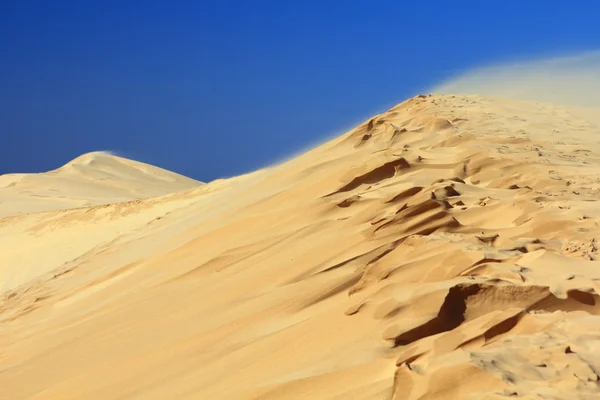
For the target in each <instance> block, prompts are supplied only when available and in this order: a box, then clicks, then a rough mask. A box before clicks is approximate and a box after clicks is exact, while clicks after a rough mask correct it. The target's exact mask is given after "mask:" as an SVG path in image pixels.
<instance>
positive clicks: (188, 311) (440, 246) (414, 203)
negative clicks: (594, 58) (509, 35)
mask: <svg viewBox="0 0 600 400" xmlns="http://www.w3.org/2000/svg"><path fill="white" fill-rule="evenodd" d="M595 119H596V113H595V112H592V111H589V110H577V109H567V108H563V107H560V106H555V105H548V104H539V103H524V102H515V101H508V100H498V99H491V98H484V97H477V96H419V97H416V98H413V99H410V100H407V101H405V102H403V103H401V104H399V105H398V106H396V107H394V108H392V109H390V110H388V111H387V112H385V113H383V114H380V115H377V116H375V117H373V118H371V119H369V120H368V121H365V122H364V123H363V124H361V125H360V126H358V127H357V128H355V129H353V130H351V131H349V132H348V133H346V134H344V135H342V136H341V137H339V138H337V139H334V140H332V141H330V142H328V143H326V144H324V145H322V146H320V147H318V148H316V149H314V150H312V151H310V152H308V153H306V154H304V155H302V156H300V157H297V158H295V159H293V160H290V161H288V162H286V163H284V164H282V165H279V166H277V167H273V168H269V169H265V170H261V171H257V172H255V173H252V174H249V175H245V176H240V177H237V178H233V179H229V180H220V181H215V182H212V183H210V184H207V185H204V186H200V187H197V188H194V189H190V190H185V191H180V192H177V193H173V194H169V195H165V196H162V197H155V198H148V199H142V200H135V201H129V202H124V203H118V204H109V205H104V206H94V207H84V208H78V209H70V210H52V211H47V212H40V213H35V214H28V215H22V216H13V217H10V218H5V219H3V220H0V253H1V254H2V255H3V256H2V258H1V259H0V260H1V261H0V262H2V264H1V265H0V273H1V274H2V275H0V278H1V279H2V284H3V290H4V294H3V297H2V300H1V302H0V329H1V330H0V398H7V399H35V400H41V399H102V400H105V399H263V400H265V399H283V398H284V399H394V400H400V399H408V400H416V399H421V400H422V399H462V398H469V399H502V398H507V397H511V398H513V397H516V398H522V399H538V398H546V399H592V398H596V397H597V393H598V390H599V380H600V378H599V376H598V373H599V372H600V362H599V361H598V360H600V344H599V343H600V341H599V340H598V339H600V318H599V317H598V316H597V315H598V314H599V313H600V303H599V300H600V298H599V296H598V293H600V292H599V290H600V284H599V282H600V262H599V261H598V260H597V257H598V241H597V238H598V236H599V233H600V228H599V227H598V220H599V218H600V208H598V207H597V204H598V203H597V201H598V199H599V196H600V168H598V167H599V166H600V152H599V151H600V144H599V140H600V125H599V124H598V121H596V120H595Z"/></svg>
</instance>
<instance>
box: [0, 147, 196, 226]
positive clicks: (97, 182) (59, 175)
mask: <svg viewBox="0 0 600 400" xmlns="http://www.w3.org/2000/svg"><path fill="white" fill-rule="evenodd" d="M201 184H202V183H201V182H198V181H195V180H193V179H190V178H187V177H185V176H182V175H179V174H176V173H173V172H170V171H166V170H164V169H162V168H158V167H155V166H152V165H148V164H144V163H141V162H138V161H133V160H128V159H126V158H122V157H117V156H114V155H111V154H109V153H105V152H94V153H88V154H84V155H82V156H80V157H77V158H76V159H74V160H73V161H70V162H69V163H67V164H65V165H63V166H62V167H60V168H58V169H56V170H54V171H49V172H45V173H41V174H6V175H0V217H6V216H10V215H18V214H25V213H31V212H36V211H48V210H60V209H66V208H77V207H86V206H92V205H100V204H108V203H119V202H124V201H129V200H135V199H142V198H147V197H154V196H160V195H164V194H167V193H172V192H176V191H180V190H185V189H189V188H192V187H197V186H199V185H201Z"/></svg>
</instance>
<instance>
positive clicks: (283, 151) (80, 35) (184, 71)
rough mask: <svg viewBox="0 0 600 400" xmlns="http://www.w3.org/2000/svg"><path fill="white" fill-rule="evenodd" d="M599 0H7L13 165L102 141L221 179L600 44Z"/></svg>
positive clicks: (51, 162) (1, 42)
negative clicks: (460, 89)
mask: <svg viewBox="0 0 600 400" xmlns="http://www.w3.org/2000/svg"><path fill="white" fill-rule="evenodd" d="M599 15H600V2H597V1H574V2H566V1H541V0H540V1H535V0H531V1H522V0H519V1H516V0H515V1H512V0H511V1H509V0H505V1H483V0H478V1H460V0H457V1H434V0H430V1H400V0H398V1H366V0H314V1H311V0H303V1H300V0H297V1H291V0H290V1H283V0H277V1H275V0H273V1H261V0H253V1H250V0H247V1H242V0H239V1H230V0H213V1H209V0H205V1H202V0H198V1H166V0H165V1H150V0H145V1H127V0H119V1H111V0H106V1H84V0H80V1H68V0H63V1H46V0H43V1H42V0H39V1H35V0H4V1H1V2H0V135H1V138H2V145H1V146H0V173H8V172H40V171H44V170H49V169H53V168H56V167H58V166H60V165H62V164H64V163H65V162H67V161H69V160H70V159H72V158H75V157H76V156H78V155H80V154H82V153H85V152H89V151H95V150H113V151H115V152H117V153H118V154H122V155H123V156H126V157H130V158H134V159H137V160H140V161H144V162H148V163H151V164H154V165H158V166H161V167H163V168H167V169H170V170H174V171H176V172H179V173H183V174H185V175H188V176H191V177H193V178H196V179H199V180H204V181H209V180H212V179H214V178H217V177H226V176H231V175H236V174H239V173H243V172H248V171H251V170H253V169H256V168H259V167H262V166H265V165H268V164H269V163H271V162H274V161H279V160H281V159H283V158H285V157H286V156H289V155H292V154H294V153H296V152H298V151H300V150H304V149H306V148H307V147H310V146H312V145H314V144H316V143H318V142H320V141H322V140H323V139H325V138H328V137H330V136H332V135H336V134H340V133H342V132H343V131H344V130H346V129H348V128H351V127H352V126H354V125H356V124H357V123H359V122H361V121H362V120H363V119H365V118H367V117H368V116H370V115H371V114H374V113H377V112H381V111H383V110H385V109H386V107H389V106H392V105H394V104H396V103H398V102H400V101H402V100H404V99H405V98H406V97H409V96H412V95H414V94H417V93H419V92H421V91H423V90H424V89H426V88H427V87H429V86H430V85H433V84H435V83H437V82H439V81H440V80H443V79H445V78H447V77H449V76H451V75H453V74H456V73H460V72H462V71H464V70H465V69H467V68H470V67H474V66H478V65H480V64H488V63H490V62H494V61H503V60H507V59H511V58H527V57H529V56H536V55H540V54H542V55H543V54H556V53H563V52H572V51H578V50H588V49H596V48H599V47H600V24H599V23H598V16H599Z"/></svg>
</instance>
